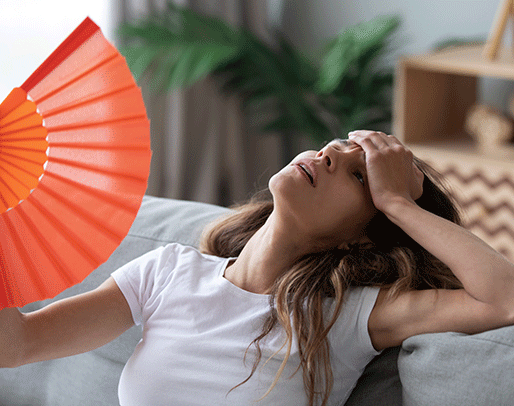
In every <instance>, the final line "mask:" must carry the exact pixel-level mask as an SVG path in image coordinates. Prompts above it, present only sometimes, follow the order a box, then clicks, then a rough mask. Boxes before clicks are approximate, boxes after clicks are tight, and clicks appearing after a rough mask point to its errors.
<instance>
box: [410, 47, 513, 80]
mask: <svg viewBox="0 0 514 406" xmlns="http://www.w3.org/2000/svg"><path fill="white" fill-rule="evenodd" d="M483 48H484V47H483V46H476V45H473V46H461V47H451V48H447V49H445V50H442V51H439V52H435V53H429V54H424V55H417V56H411V57H405V58H402V59H401V62H402V63H403V64H405V66H406V67H413V68H418V69H423V70H431V71H436V72H444V73H450V74H456V75H468V76H491V77H498V78H504V79H514V56H513V51H512V49H511V48H502V49H501V50H500V51H499V53H498V58H497V59H495V60H493V61H491V60H489V59H487V58H486V57H485V56H484V55H483Z"/></svg>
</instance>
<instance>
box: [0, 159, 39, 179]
mask: <svg viewBox="0 0 514 406" xmlns="http://www.w3.org/2000/svg"><path fill="white" fill-rule="evenodd" d="M0 161H1V162H4V163H5V164H7V165H9V166H12V167H14V168H16V169H18V170H19V171H21V172H24V173H26V174H27V175H30V176H32V177H34V178H38V179H39V177H40V176H41V174H39V175H37V176H36V175H35V174H34V173H33V172H31V171H29V170H28V169H26V168H24V167H23V166H19V165H16V164H15V163H14V162H9V161H7V160H6V159H3V158H2V157H1V156H0ZM0 168H2V169H3V170H4V171H6V172H9V171H7V169H5V167H2V166H0Z"/></svg>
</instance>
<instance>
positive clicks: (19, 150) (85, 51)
mask: <svg viewBox="0 0 514 406" xmlns="http://www.w3.org/2000/svg"><path fill="white" fill-rule="evenodd" d="M150 156H151V151H150V128H149V122H148V119H147V116H146V111H145V106H144V104H143V98H142V95H141V91H140V89H139V88H138V87H137V85H136V83H135V82H134V79H133V78H132V75H131V73H130V71H129V69H128V67H127V65H126V63H125V60H124V58H123V57H122V56H121V55H120V54H119V53H118V51H117V50H116V49H115V48H114V47H113V46H112V45H111V44H110V43H109V42H108V41H107V40H106V39H105V37H104V36H103V34H102V32H101V31H100V29H99V27H98V26H97V25H96V24H95V23H93V21H91V20H90V19H89V18H86V19H85V20H84V21H83V22H82V24H80V26H79V27H78V28H77V29H76V30H75V31H73V33H72V34H71V35H70V36H69V37H68V38H67V39H66V40H65V41H64V42H63V43H62V44H61V45H60V46H59V47H58V48H57V49H56V50H55V51H54V52H53V53H52V54H51V55H50V56H49V57H48V59H47V60H46V61H45V62H44V63H43V64H42V65H41V66H40V67H39V68H38V69H37V70H36V71H35V72H34V73H33V74H32V75H31V76H30V77H29V78H28V79H27V81H26V82H25V83H23V85H22V86H21V87H20V88H15V89H14V90H13V91H12V92H11V93H10V94H9V95H8V96H7V98H6V99H5V100H4V101H3V102H2V104H0V309H2V308H4V307H20V306H23V305H25V304H26V303H30V302H33V301H38V300H42V299H45V298H50V297H53V296H55V295H57V294H58V293H60V292H61V291H63V290H64V289H66V288H68V287H69V286H71V285H73V284H76V283H78V282H81V281H82V280H83V279H84V278H85V277H86V276H87V275H88V274H89V273H90V272H92V271H93V270H94V269H95V268H96V267H98V266H99V265H100V264H101V263H103V262H104V261H106V260H107V258H108V257H109V256H110V255H111V253H112V252H113V251H114V250H115V249H116V248H117V247H118V245H119V244H120V242H121V240H122V239H123V238H124V237H125V235H126V234H127V232H128V230H129V228H130V226H131V225H132V222H133V220H134V218H135V216H136V214H137V211H138V210H139V207H140V205H141V201H142V197H143V195H144V193H145V190H146V187H147V180H148V174H149V168H150Z"/></svg>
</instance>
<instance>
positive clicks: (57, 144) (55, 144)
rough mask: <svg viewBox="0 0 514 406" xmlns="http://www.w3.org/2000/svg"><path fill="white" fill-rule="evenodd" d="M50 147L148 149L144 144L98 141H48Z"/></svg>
mask: <svg viewBox="0 0 514 406" xmlns="http://www.w3.org/2000/svg"><path fill="white" fill-rule="evenodd" d="M50 146H51V147H52V148H68V149H96V150H106V151H113V150H115V151H148V147H147V146H146V145H110V144H107V145H105V144H98V143H95V144H93V143H87V142H84V143H82V144H77V143H71V142H52V143H50Z"/></svg>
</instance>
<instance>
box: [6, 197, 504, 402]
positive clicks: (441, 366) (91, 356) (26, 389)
mask: <svg viewBox="0 0 514 406" xmlns="http://www.w3.org/2000/svg"><path fill="white" fill-rule="evenodd" d="M226 210H227V209H225V208H221V207H217V206H212V205H206V204H202V203H193V202H185V201H177V200H170V199H161V198H155V197H148V196H146V197H145V198H144V200H143V204H142V206H141V209H140V211H139V214H138V216H137V218H136V220H135V222H134V224H133V226H132V228H131V230H130V232H129V234H128V236H127V237H126V238H125V239H124V241H123V242H122V244H121V245H120V247H119V248H118V249H117V250H116V251H115V252H114V253H113V255H112V256H111V257H110V258H109V260H108V261H107V262H106V263H105V264H103V265H102V266H100V267H99V268H98V269H97V270H95V271H94V272H93V273H92V274H91V275H90V276H89V277H88V278H86V280H84V282H82V283H81V284H79V285H76V286H74V287H72V288H70V289H68V290H67V291H66V292H64V293H62V294H61V295H59V296H58V297H57V298H60V297H66V296H70V295H73V294H77V293H79V292H82V291H87V290H90V289H92V288H94V287H96V286H98V285H99V284H100V283H101V282H103V281H104V280H105V279H106V278H107V277H108V276H109V275H110V273H111V272H112V271H114V270H115V269H116V268H118V267H119V266H120V265H122V264H124V263H126V262H127V261H129V260H131V259H133V258H135V257H137V256H139V255H141V254H143V253H144V252H147V251H149V250H151V249H154V248H156V247H158V246H160V245H163V244H166V243H169V242H180V243H182V244H188V245H197V244H198V239H199V236H200V233H201V230H202V227H203V226H204V225H205V224H206V223H208V222H209V221H211V220H213V219H214V218H216V217H217V216H219V215H222V214H223V213H225V212H226ZM48 302H49V301H43V302H40V303H34V304H31V305H28V306H26V307H25V308H24V310H26V311H30V310H33V309H36V308H39V307H41V306H44V305H45V304H47V303H48ZM84 334H87V331H84ZM140 337H141V332H140V330H139V329H138V328H136V327H134V328H132V329H130V330H129V331H127V332H126V333H124V334H123V335H122V336H120V337H119V338H118V339H116V340H115V341H113V342H111V343H110V344H108V345H106V346H104V347H102V348H99V349H97V350H95V351H92V352H89V353H86V354H82V355H77V356H73V357H68V358H64V359H59V360H54V361H48V362H41V363H36V364H31V365H25V366H22V367H20V368H16V369H0V406H21V405H23V406H75V405H80V406H113V405H117V404H118V401H117V385H118V379H119V376H120V373H121V370H122V368H123V365H124V363H125V361H126V360H127V359H128V357H129V356H130V355H131V353H132V350H133V349H134V347H135V345H136V343H137V342H138V341H139V339H140ZM402 398H403V399H402ZM170 405H173V402H170ZM345 405H346V406H357V405H358V406H368V405H370V406H371V405H373V406H376V405H384V406H397V405H408V406H411V405H412V406H421V405H427V406H428V405H430V406H433V405H484V406H485V405H487V406H490V405H496V406H512V405H514V327H507V328H502V329H498V330H493V331H489V332H486V333H482V334H477V335H473V336H467V335H463V334H455V333H446V334H427V335H422V336H416V337H412V338H410V339H408V340H406V341H405V342H404V344H403V346H402V348H401V349H400V348H394V349H390V350H387V351H384V352H383V353H382V354H381V355H380V356H379V357H377V358H375V359H374V360H373V361H372V362H371V363H370V364H369V365H368V367H367V368H366V371H365V373H364V375H363V376H362V377H361V379H360V380H359V382H358V384H357V386H356V388H355V389H354V391H353V393H352V395H351V397H350V399H349V400H348V401H347V402H346V404H345ZM141 406H147V405H141ZM148 406H151V405H148ZM178 406H180V405H178ZM236 406H237V405H236Z"/></svg>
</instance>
